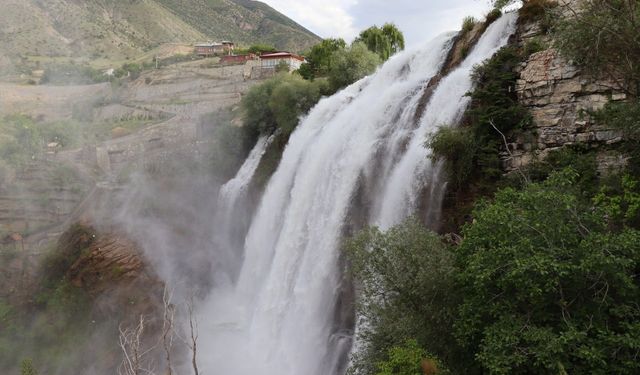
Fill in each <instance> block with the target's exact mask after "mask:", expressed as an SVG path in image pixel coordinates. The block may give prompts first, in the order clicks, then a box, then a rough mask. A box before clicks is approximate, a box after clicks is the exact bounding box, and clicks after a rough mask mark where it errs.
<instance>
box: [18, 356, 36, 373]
mask: <svg viewBox="0 0 640 375" xmlns="http://www.w3.org/2000/svg"><path fill="white" fill-rule="evenodd" d="M20 375H38V371H36V369H35V367H34V366H33V361H32V360H31V359H23V360H22V363H21V364H20Z"/></svg>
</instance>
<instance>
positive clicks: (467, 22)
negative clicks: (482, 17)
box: [460, 16, 478, 34]
mask: <svg viewBox="0 0 640 375" xmlns="http://www.w3.org/2000/svg"><path fill="white" fill-rule="evenodd" d="M476 23H478V20H476V19H475V17H473V16H467V17H465V18H464V19H463V20H462V28H461V30H460V33H461V34H466V33H468V32H470V31H471V30H473V28H474V27H475V26H476Z"/></svg>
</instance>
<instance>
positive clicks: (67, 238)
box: [41, 224, 95, 287]
mask: <svg viewBox="0 0 640 375" xmlns="http://www.w3.org/2000/svg"><path fill="white" fill-rule="evenodd" d="M94 238H95V232H94V230H93V228H90V227H86V226H83V225H80V224H75V225H74V226H73V227H71V228H70V229H69V230H67V231H66V232H65V233H64V234H63V235H62V236H61V237H60V239H59V240H58V243H57V246H56V247H55V248H54V249H52V250H51V251H50V252H49V253H48V254H47V255H46V257H45V259H44V261H43V263H42V264H43V265H42V268H43V269H42V272H41V274H42V277H43V280H44V283H43V284H44V285H48V286H49V287H53V286H54V285H56V284H57V282H59V281H60V280H62V279H63V278H64V275H65V274H66V272H67V271H68V270H69V267H71V265H72V264H73V263H74V262H75V261H76V260H77V259H78V258H79V257H80V256H81V255H82V251H83V250H85V249H87V248H88V247H89V246H90V245H91V243H92V242H93V240H94Z"/></svg>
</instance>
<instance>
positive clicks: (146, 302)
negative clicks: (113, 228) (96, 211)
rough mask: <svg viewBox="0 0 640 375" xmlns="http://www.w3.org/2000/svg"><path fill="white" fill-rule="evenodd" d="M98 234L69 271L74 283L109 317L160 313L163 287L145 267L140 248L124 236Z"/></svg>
mask: <svg viewBox="0 0 640 375" xmlns="http://www.w3.org/2000/svg"><path fill="white" fill-rule="evenodd" d="M92 231H93V230H92ZM94 233H95V234H94V235H93V236H94V238H93V239H91V241H87V242H88V247H87V248H86V249H85V250H84V251H83V252H82V255H81V256H80V257H79V258H78V259H77V260H76V261H75V262H74V263H73V264H72V265H71V267H70V268H69V270H68V272H67V278H68V279H69V281H70V282H71V284H73V285H74V286H76V287H79V288H82V289H83V290H85V291H86V292H87V293H88V294H89V295H90V296H92V297H93V298H94V300H95V303H94V308H96V309H98V311H99V312H101V313H102V314H105V315H107V316H109V315H113V314H117V315H122V316H125V317H137V316H139V315H140V314H151V313H153V312H155V311H157V309H158V307H159V306H160V304H161V301H162V288H163V284H162V283H161V282H160V281H159V279H158V278H157V277H156V276H155V275H154V274H153V272H151V271H150V269H149V268H148V267H147V266H146V265H145V264H144V261H143V259H142V258H141V252H140V250H139V248H138V245H137V244H136V243H135V242H133V241H131V240H130V239H128V238H127V237H126V236H125V235H123V234H122V233H116V232H109V231H106V232H100V233H98V232H94Z"/></svg>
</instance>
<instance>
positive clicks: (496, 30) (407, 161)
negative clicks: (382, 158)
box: [375, 13, 517, 229]
mask: <svg viewBox="0 0 640 375" xmlns="http://www.w3.org/2000/svg"><path fill="white" fill-rule="evenodd" d="M516 20H517V17H516V13H508V14H506V15H504V16H503V17H501V18H500V19H498V20H497V21H495V22H494V23H493V24H492V25H491V26H489V28H488V29H487V31H486V32H485V33H484V35H483V36H482V37H481V38H480V40H479V41H478V43H477V44H476V46H475V47H474V48H473V50H472V51H471V52H470V53H469V55H468V56H467V58H465V60H464V61H463V62H462V63H461V64H460V66H459V67H458V68H456V69H455V70H454V71H452V72H451V73H450V74H449V75H447V76H446V77H445V78H444V79H443V80H442V81H441V82H440V84H439V85H438V87H437V88H436V90H435V92H434V93H433V96H432V97H431V99H430V101H429V103H428V104H427V108H426V109H425V112H424V115H423V116H422V119H421V120H420V126H419V127H418V129H416V131H415V135H414V136H413V137H412V139H411V141H410V144H409V147H408V149H407V151H406V153H405V154H404V155H403V156H402V158H401V159H400V161H399V162H398V163H397V164H396V165H395V167H394V170H393V172H392V173H391V177H390V178H389V179H388V180H387V182H386V187H385V189H384V193H383V194H381V195H380V196H378V199H379V202H380V203H379V204H380V206H381V210H380V212H379V213H378V216H377V218H376V220H375V224H377V225H378V226H380V227H381V228H383V229H385V228H389V227H391V226H393V225H395V224H398V223H399V222H400V221H402V220H403V219H404V218H406V217H407V216H408V215H411V214H412V213H413V211H414V210H415V208H416V205H417V203H418V199H419V196H420V193H421V190H422V189H423V188H424V186H425V185H426V184H427V182H431V186H432V188H433V189H438V188H440V191H439V192H433V193H432V194H431V196H435V197H438V196H440V198H441V195H442V189H441V188H442V186H443V185H442V184H438V183H437V180H438V175H439V173H438V172H439V168H438V166H433V165H432V163H431V161H430V160H429V152H430V151H429V150H428V149H427V148H426V147H424V145H423V144H424V141H425V135H427V134H429V133H433V132H434V131H436V130H437V129H438V128H439V127H440V126H455V125H457V124H458V122H459V121H460V118H461V116H462V115H463V113H464V111H465V109H466V108H467V105H468V104H469V102H470V100H471V99H470V98H469V97H468V96H465V94H466V93H467V92H469V91H470V90H471V88H472V85H473V82H472V79H471V71H472V69H473V67H474V66H475V65H477V64H479V63H481V62H482V61H484V60H486V59H488V58H490V57H491V56H493V54H494V53H495V52H496V51H497V50H498V49H500V47H502V46H504V45H505V44H506V43H507V41H508V39H509V37H510V36H511V35H512V34H513V32H514V29H515V23H516ZM438 200H440V199H438ZM434 206H438V207H434ZM429 209H431V210H437V209H439V202H438V204H432V205H430V207H429ZM426 214H427V215H429V214H430V213H429V212H427V213H426Z"/></svg>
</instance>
